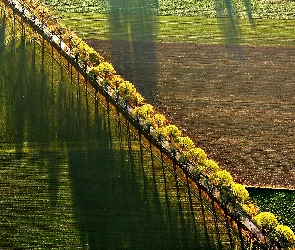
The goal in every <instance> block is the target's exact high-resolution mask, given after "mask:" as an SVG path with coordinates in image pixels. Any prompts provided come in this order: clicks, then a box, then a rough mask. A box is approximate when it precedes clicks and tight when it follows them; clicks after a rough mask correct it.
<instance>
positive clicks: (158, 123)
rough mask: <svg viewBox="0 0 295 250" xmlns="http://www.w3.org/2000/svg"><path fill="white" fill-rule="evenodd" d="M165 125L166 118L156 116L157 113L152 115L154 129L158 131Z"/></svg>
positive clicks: (159, 115)
mask: <svg viewBox="0 0 295 250" xmlns="http://www.w3.org/2000/svg"><path fill="white" fill-rule="evenodd" d="M165 123H166V117H165V116H164V115H162V114H158V113H156V114H155V115H154V123H153V126H154V128H156V129H158V128H160V127H162V126H164V125H165Z"/></svg>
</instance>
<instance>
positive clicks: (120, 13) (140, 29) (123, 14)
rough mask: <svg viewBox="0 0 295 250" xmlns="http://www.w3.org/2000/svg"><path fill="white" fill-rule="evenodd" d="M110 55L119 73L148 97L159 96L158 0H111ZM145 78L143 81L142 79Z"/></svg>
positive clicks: (150, 100) (151, 98)
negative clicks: (157, 89) (156, 38)
mask: <svg viewBox="0 0 295 250" xmlns="http://www.w3.org/2000/svg"><path fill="white" fill-rule="evenodd" d="M109 4H110V14H109V25H110V30H109V37H110V45H111V57H112V63H113V64H114V66H115V68H116V70H117V72H118V73H119V74H120V75H122V76H124V77H125V78H126V80H129V81H131V82H133V83H134V84H135V86H136V87H137V88H138V90H139V92H141V93H144V94H145V96H144V97H145V99H146V100H148V101H149V102H152V101H153V100H154V98H155V95H156V89H155V88H156V86H157V85H156V83H157V53H156V44H155V42H154V40H155V37H156V35H157V12H158V0H152V1H148V0H109ZM142 79H144V80H142Z"/></svg>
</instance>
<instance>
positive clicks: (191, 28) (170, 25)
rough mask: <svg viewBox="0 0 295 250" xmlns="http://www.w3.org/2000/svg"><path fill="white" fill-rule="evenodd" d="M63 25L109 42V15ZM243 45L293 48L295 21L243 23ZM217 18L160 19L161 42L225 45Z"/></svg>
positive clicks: (76, 17) (68, 16)
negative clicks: (253, 24) (252, 24)
mask: <svg viewBox="0 0 295 250" xmlns="http://www.w3.org/2000/svg"><path fill="white" fill-rule="evenodd" d="M59 16H60V18H61V20H62V22H64V23H65V24H66V25H67V26H68V27H69V28H70V29H72V30H73V31H75V32H76V33H77V34H78V35H79V36H81V37H82V38H84V39H99V40H108V39H109V35H108V34H109V21H108V15H107V14H89V13H88V14H81V13H61V14H59ZM238 21H239V22H238V25H239V28H240V38H241V44H242V45H265V46H270V45H280V46H291V45H294V41H295V31H294V26H295V20H273V19H255V20H254V21H255V26H254V27H253V26H251V25H250V23H249V21H248V20H247V19H239V20H238ZM219 25H220V24H219V22H218V19H217V18H198V17H183V16H182V17H180V16H159V17H158V21H157V25H156V26H157V30H155V39H156V41H157V42H185V43H206V44H223V43H224V37H223V35H222V32H221V28H222V27H220V26H219Z"/></svg>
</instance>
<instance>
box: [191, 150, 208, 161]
mask: <svg viewBox="0 0 295 250" xmlns="http://www.w3.org/2000/svg"><path fill="white" fill-rule="evenodd" d="M186 157H187V159H188V160H189V161H191V162H192V163H194V164H203V163H204V162H205V161H206V160H207V155H206V153H205V151H204V150H203V149H201V148H192V149H190V150H189V151H188V152H187V153H186Z"/></svg>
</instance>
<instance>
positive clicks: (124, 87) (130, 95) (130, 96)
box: [117, 81, 137, 106]
mask: <svg viewBox="0 0 295 250" xmlns="http://www.w3.org/2000/svg"><path fill="white" fill-rule="evenodd" d="M117 91H118V93H119V95H120V96H121V97H122V98H123V101H124V103H125V105H126V106H127V104H130V103H131V102H133V101H134V100H135V98H136V93H137V90H136V88H135V87H134V85H133V84H132V83H131V82H129V81H123V82H122V83H121V84H120V85H119V87H118V89H117Z"/></svg>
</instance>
